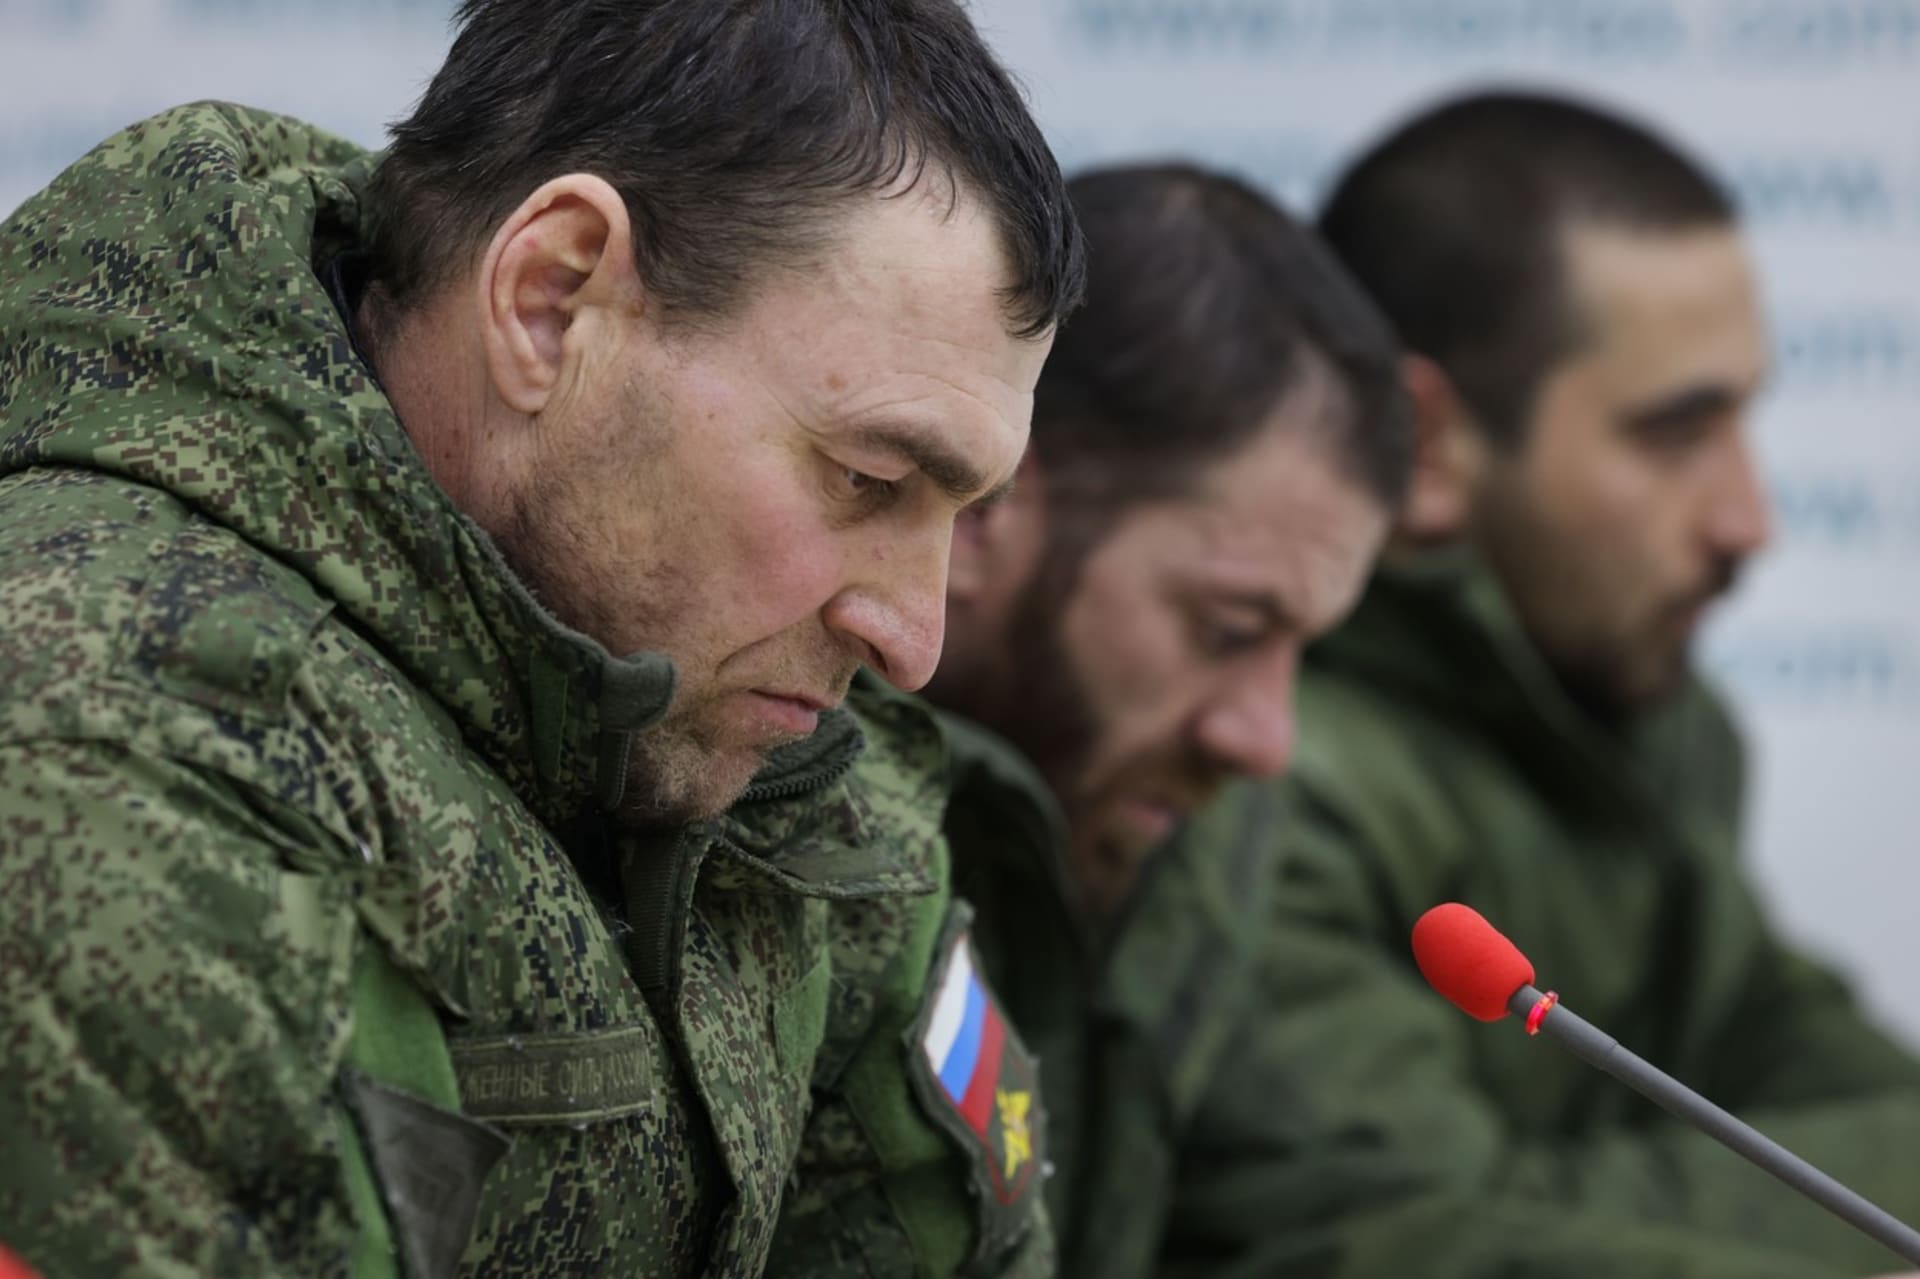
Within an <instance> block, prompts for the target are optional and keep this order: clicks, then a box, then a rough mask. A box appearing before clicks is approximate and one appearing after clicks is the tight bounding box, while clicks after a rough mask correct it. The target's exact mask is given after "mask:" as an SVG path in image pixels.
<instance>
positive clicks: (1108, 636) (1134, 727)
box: [1062, 566, 1187, 753]
mask: <svg viewBox="0 0 1920 1279" xmlns="http://www.w3.org/2000/svg"><path fill="white" fill-rule="evenodd" d="M1090 567H1091V566H1090ZM1062 640H1063V643H1064V645H1065V648H1066V651H1067V657H1068V660H1069V661H1070V662H1071V663H1072V664H1073V668H1074V670H1075V671H1076V672H1077V673H1078V674H1079V676H1080V679H1081V682H1082V684H1083V685H1084V691H1085V693H1086V694H1087V696H1088V698H1089V700H1090V701H1091V702H1092V704H1093V707H1094V709H1095V711H1096V713H1097V716H1098V719H1099V722H1100V724H1101V727H1102V732H1103V734H1104V735H1105V737H1106V738H1107V739H1108V740H1107V742H1106V743H1105V744H1104V745H1103V748H1102V753H1105V752H1106V750H1107V748H1109V747H1111V748H1112V749H1115V750H1122V751H1127V750H1133V751H1137V750H1139V749H1141V748H1142V747H1143V746H1144V745H1146V744H1147V742H1148V739H1151V738H1154V737H1157V736H1161V735H1163V734H1165V733H1167V732H1168V731H1170V725H1173V724H1177V722H1178V720H1179V714H1180V710H1179V707H1178V706H1177V705H1176V704H1175V703H1176V701H1177V694H1178V685H1179V671H1180V667H1181V665H1182V663H1183V662H1184V661H1185V660H1187V659H1186V656H1185V655H1186V653H1187V646H1186V636H1185V633H1184V630H1183V628H1182V627H1181V625H1180V620H1179V618H1178V616H1177V615H1176V614H1175V613H1174V611H1173V610H1172V609H1171V608H1169V607H1167V606H1166V605H1165V604H1163V603H1160V602H1159V601H1157V600H1155V599H1153V598H1151V597H1150V596H1149V595H1148V593H1147V592H1145V591H1143V590H1140V589H1138V588H1137V587H1135V586H1134V585H1133V584H1131V583H1127V582H1124V581H1113V580H1110V579H1106V578H1100V577H1087V578H1083V579H1082V585H1081V587H1080V589H1079V590H1077V591H1075V593H1074V595H1073V598H1072V599H1071V601H1070V602H1069V603H1068V605H1067V612H1066V615H1065V617H1064V618H1063V619H1062Z"/></svg>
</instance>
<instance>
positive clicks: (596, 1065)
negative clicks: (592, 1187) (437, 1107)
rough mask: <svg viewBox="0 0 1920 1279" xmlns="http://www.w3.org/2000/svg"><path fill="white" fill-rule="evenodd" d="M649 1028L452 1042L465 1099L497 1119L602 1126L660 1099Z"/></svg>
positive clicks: (467, 1105)
mask: <svg viewBox="0 0 1920 1279" xmlns="http://www.w3.org/2000/svg"><path fill="white" fill-rule="evenodd" d="M653 1039H654V1036H652V1035H650V1034H649V1031H648V1028H646V1027H640V1026H629V1027H622V1028H616V1029H613V1030H601V1031H588V1032H584V1033H555V1034H546V1035H512V1036H505V1037H496V1038H490V1039H460V1038H452V1039H449V1041H448V1044H447V1047H448V1049H449V1050H450V1051H451V1053H452V1055H453V1070H454V1074H455V1075H456V1076H457V1077H458V1078H459V1081H460V1104H461V1107H462V1108H463V1109H464V1110H465V1111H466V1113H467V1114H469V1115H473V1116H476V1117H478V1118H481V1119H485V1120H487V1121H488V1122H489V1123H494V1124H556V1123H596V1122H599V1121H600V1120H603V1119H616V1118H619V1117H620V1116H622V1115H631V1114H634V1113H636V1112H639V1111H643V1110H647V1109H649V1108H650V1107H651V1106H652V1105H653V1101H654V1095H653V1091H654V1069H653V1060H652V1058H653V1048H654V1043H653Z"/></svg>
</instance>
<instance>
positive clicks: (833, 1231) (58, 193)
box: [0, 0, 1082, 1276]
mask: <svg viewBox="0 0 1920 1279" xmlns="http://www.w3.org/2000/svg"><path fill="white" fill-rule="evenodd" d="M459 24H460V29H459V32H458V36H457V38H456V40H455V42H454V45H453V48H452V51H451V53H450V54H449V56H448V59H447V62H446V64H445V66H444V67H443V68H442V69H441V71H440V72H439V74H438V75H437V76H436V78H435V80H434V82H433V84H432V87H431V88H430V89H429V90H428V91H427V94H426V96H425V98H424V99H423V100H422V102H421V103H420V104H419V106H418V108H417V109H416V111H415V112H414V113H413V115H412V116H411V117H410V118H409V119H408V120H406V121H405V122H403V123H401V124H400V125H399V126H398V128H397V130H396V141H395V144H394V147H393V149H392V150H391V151H390V152H389V153H387V154H386V156H385V157H384V158H381V157H377V156H373V155H369V154H365V153H363V152H360V151H359V150H357V149H356V148H354V147H352V146H349V145H348V144H346V143H344V142H341V141H340V140H338V139H335V138H331V137H328V136H327V135H325V134H322V133H320V132H318V131H316V130H314V129H312V128H310V127H308V126H306V125H303V124H301V123H299V122H297V121H293V120H288V119H283V118H279V117H274V116H269V115H265V114H262V113H259V112H254V111H249V110H245V109H242V108H239V107H233V106H225V105H218V104H202V105H198V106H191V107H185V108H181V109H179V110H176V111H172V112H168V113H166V114H164V115H162V116H159V117H156V118H154V119H152V120H148V121H146V122H144V123H141V124H137V125H135V126H133V127H132V128H131V129H129V130H127V131H126V132H125V133H122V134H120V135H118V136H116V137H114V138H111V139H109V140H108V141H106V142H105V143H103V144H102V145H101V146H100V147H98V148H97V149H95V150H94V151H93V152H92V153H91V154H90V155H88V156H87V157H85V158H84V159H82V160H80V161H79V162H78V163H76V164H75V165H74V166H73V167H72V168H71V169H69V170H68V171H67V172H66V173H65V174H64V175H62V176H61V177H60V178H59V179H57V180H56V181H55V183H54V184H53V185H52V186H51V187H50V188H49V189H48V190H47V191H46V192H44V193H42V194H41V195H40V196H38V197H36V198H34V199H32V200H29V201H28V202H27V203H26V204H25V205H24V206H22V207H21V209H20V210H19V211H18V212H17V213H16V214H15V215H14V216H13V218H12V220H11V221H10V222H9V223H8V224H7V225H6V227H5V228H4V231H0V615H4V616H5V618H6V624H5V626H4V627H0V690H4V691H0V885H4V887H5V893H6V900H7V904H8V922H7V924H6V926H5V930H4V941H0V1132H4V1133H5V1134H6V1138H5V1141H4V1143H0V1144H3V1145H4V1148H5V1158H4V1159H3V1160H0V1238H4V1239H5V1240H6V1241H7V1242H8V1244H10V1245H11V1246H12V1247H14V1248H15V1249H16V1250H18V1251H19V1252H20V1253H21V1254H22V1255H23V1256H24V1257H25V1258H26V1259H27V1260H28V1261H29V1262H30V1263H33V1264H35V1265H37V1266H40V1267H43V1268H44V1269H45V1270H46V1271H47V1273H49V1274H82V1273H85V1274H134V1273H142V1274H185V1273H193V1274H209V1275H223V1276H226V1275H253V1274H339V1273H346V1272H349V1271H350V1272H351V1273H354V1274H356V1275H383V1274H384V1275H391V1274H396V1273H403V1274H409V1275H415V1276H420V1275H429V1274H431V1275H441V1274H452V1273H456V1272H478V1273H487V1274H497V1275H538V1276H549V1275H556V1274H647V1275H671V1274H693V1273H704V1274H714V1275H729V1276H731V1275H751V1274H757V1273H760V1272H761V1271H762V1270H763V1269H774V1270H785V1271H791V1272H810V1273H844V1272H848V1271H863V1272H867V1273H875V1274H904V1273H908V1272H909V1271H911V1272H913V1273H922V1274H946V1273H955V1272H960V1271H965V1272H967V1273H976V1274H978V1273H1000V1272H1007V1271H1019V1272H1023V1273H1035V1274H1037V1273H1044V1272H1046V1271H1047V1270H1048V1269H1049V1268H1050V1255H1049V1254H1050V1251H1051V1241H1050V1236H1049V1232H1048V1230H1047V1227H1046V1223H1045V1215H1044V1211H1043V1210H1042V1209H1041V1207H1040V1206H1039V1198H1040V1196H1039V1194H1038V1192H1037V1189H1034V1190H1025V1189H1018V1188H1016V1189H1014V1190H1008V1189H1006V1188H1005V1187H1004V1186H1002V1185H1000V1184H999V1183H998V1182H997V1180H996V1178H997V1176H998V1172H999V1170H1000V1169H1001V1168H1002V1167H1003V1163H1002V1154H1003V1151H1004V1150H1005V1149H1010V1148H1012V1147H1014V1146H1016V1145H1018V1146H1020V1147H1021V1148H1023V1149H1025V1150H1027V1151H1029V1153H1030V1155H1031V1157H1032V1158H1033V1159H1034V1160H1039V1159H1042V1158H1044V1157H1045V1151H1044V1145H1043V1142H1042V1134H1041V1133H1040V1132H1038V1131H1037V1130H1036V1127H1037V1126H1036V1125H1034V1124H1030V1123H1029V1122H1028V1121H1027V1120H1026V1119H1025V1118H1024V1114H1023V1112H1022V1110H1021V1107H1031V1108H1032V1109H1033V1110H1034V1111H1035V1112H1036V1113H1037V1111H1038V1104H1037V1103H1036V1102H1034V1101H1033V1099H1032V1095H1031V1094H1032V1088H1033V1081H1032V1071H1031V1063H1030V1062H1029V1060H1028V1059H1027V1058H1026V1056H1025V1053H1024V1049H1023V1048H1022V1047H1021V1046H1020V1044H1019V1041H1018V1039H1017V1038H1016V1037H1013V1036H1011V1035H1010V1034H997V1035H991V1036H980V1035H976V1036H974V1037H973V1038H972V1039H971V1040H956V1039H955V1038H954V1037H953V1036H951V1035H947V1036H945V1037H944V1038H942V1035H943V1033H944V1031H943V1028H945V1027H948V1026H949V1023H952V1022H954V1021H955V1019H956V1018H957V1017H958V1016H959V1014H960V1012H965V1013H966V1014H967V1015H968V1016H970V1017H976V1018H984V1019H985V1020H986V1021H987V1022H988V1023H989V1024H993V1025H999V1024H1000V1021H1001V1014H1000V1013H999V1011H998V1006H997V1005H996V1004H995V1002H994V999H993V996H992V994H991V992H990V991H989V990H988V989H987V987H986V986H985V984H984V983H983V982H982V981H981V980H980V979H979V978H978V977H977V976H975V975H974V974H973V973H972V972H971V958H970V956H971V952H970V950H969V949H968V948H967V943H966V940H965V931H964V914H963V912H960V911H959V910H957V909H953V910H950V909H949V906H950V898H949V896H948V894H947V890H946V887H945V885H946V881H947V876H948V867H947V859H946V845H945V843H944V841H943V839H942V837H941V835H940V832H939V829H938V820H939V813H940V811H941V803H942V800H943V798H944V797H943V795H942V793H941V791H940V776H941V775H940V772H939V769H940V744H939V739H938V735H937V731H936V729H935V727H934V725H933V723H932V721H931V719H930V718H929V717H927V716H926V715H924V713H922V712H920V711H918V710H917V709H916V708H915V707H914V706H912V705H911V704H909V703H908V702H906V701H905V700H904V699H901V698H899V697H898V696H895V695H884V694H883V693H882V692H880V691H872V690H867V691H860V692H856V693H855V694H854V695H853V696H852V697H851V698H849V699H848V706H847V707H846V708H845V709H841V708H839V705H838V704H839V703H840V702H841V700H842V698H843V695H845V694H847V692H848V688H849V682H850V681H851V679H852V677H853V674H854V672H855V670H856V668H858V667H860V666H862V665H864V666H867V667H870V668H871V669H872V670H873V671H874V672H876V673H877V674H878V675H879V676H880V677H882V678H883V679H884V680H885V681H887V682H890V683H892V684H895V685H898V686H901V687H903V688H912V687H915V686H917V685H919V684H921V683H922V682H924V681H925V680H926V679H927V677H928V675H929V674H930V672H931V670H932V668H933V664H934V661H935V658H936V656H937V654H938V652H939V650H940V646H941V633H942V627H943V622H944V618H943V609H944V598H943V594H942V586H943V583H944V581H945V572H946V565H947V559H948V551H949V543H950V540H951V533H952V529H953V525H954V522H955V520H956V518H957V516H958V515H959V514H960V512H962V511H963V510H966V509H968V508H970V507H971V506H972V505H974V504H975V503H977V502H979V501H981V500H983V499H985V498H987V497H989V496H992V495H993V494H995V493H997V492H998V491H1000V489H1001V488H1002V487H1003V486H1004V484H1005V482H1006V481H1008V480H1009V479H1010V478H1011V475H1012V473H1013V470H1014V468H1015V465H1016V463H1017V460H1018V458H1019V457H1020V455H1021V453H1022V451H1023V447H1024V444H1025V440H1026V434H1027V422H1028V418H1029V415H1030V409H1031V391H1032V387H1033V383H1034V380H1035V378H1036V377H1037V375H1038V370H1039V366H1040V363H1041V361H1042V359H1043V358H1044V356H1045V354H1046V351H1047V348H1048V344H1049V342H1050V340H1051V334H1052V331H1053V329H1054V327H1055V325H1056V324H1057V322H1058V321H1059V319H1060V318H1061V316H1062V315H1063V314H1064V313H1065V312H1066V311H1067V310H1068V309H1070V308H1071V306H1072V305H1073V304H1074V302H1075V299H1076V296H1077V294H1078V291H1079V288H1080V277H1081V273H1082V267H1081V247H1080V239H1079V233H1078V231H1077V229H1076V226H1075V223H1074V221H1073V219H1072V217H1071V214H1070V212H1069V210H1068V206H1067V201H1066V193H1065V189H1064V185H1063V184H1062V182H1061V181H1060V178H1059V175H1058V172H1057V170H1056V169H1055V167H1054V162H1053V160H1052V158H1051V157H1050V155H1049V153H1048V151H1047V149H1046V147H1045V145H1044V144H1043V142H1042V141H1041V139H1040V136H1039V134H1038V132H1037V130H1036V128H1035V126H1034V124H1033V122H1032V121H1031V120H1030V119H1029V118H1028V116H1027V114H1026V111H1025V109H1024V107H1023V106H1022V103H1021V101H1020V98H1019V96H1018V94H1017V92H1016V91H1015V90H1014V89H1013V87H1012V86H1011V84H1010V83H1009V81H1008V80H1007V78H1006V76H1005V75H1004V74H1003V73H1002V71H1001V70H1000V68H999V67H998V66H997V65H996V63H995V62H994V60H993V58H992V57H991V55H990V54H989V53H988V52H987V50H986V49H985V47H984V46H983V45H982V43H981V42H980V40H979V39H978V37H977V36H976V35H975V33H974V32H973V30H972V28H971V26H970V25H969V24H968V22H967V20H966V18H965V17H964V16H963V14H962V13H961V12H960V11H959V10H958V9H957V8H956V7H954V5H952V4H951V3H950V2H949V0H834V2H831V3H829V2H828V0H741V2H740V3H729V4H677V3H669V2H667V0H623V2H622V3H617V4H616V3H607V2H605V0H541V2H540V3H537V4H535V3H530V2H528V0H469V2H468V3H466V4H464V5H463V6H462V7H461V9H460V13H459ZM877 687H878V685H877V684H876V689H877ZM983 1089H984V1090H985V1092H986V1094H987V1095H989V1096H993V1095H996V1094H997V1095H998V1096H1000V1097H1003V1098H1006V1099H1007V1100H1006V1101H1005V1102H1004V1103H1003V1105H1002V1106H1001V1107H1000V1108H997V1109H996V1108H988V1109H985V1110H981V1109H979V1108H977V1107H976V1106H975V1104H974V1098H975V1096H976V1094H978V1093H980V1092H981V1091H982V1090H983Z"/></svg>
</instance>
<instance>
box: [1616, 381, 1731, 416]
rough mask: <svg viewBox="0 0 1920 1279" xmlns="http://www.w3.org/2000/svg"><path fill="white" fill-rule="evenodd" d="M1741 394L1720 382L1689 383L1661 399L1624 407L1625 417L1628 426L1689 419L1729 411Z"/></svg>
mask: <svg viewBox="0 0 1920 1279" xmlns="http://www.w3.org/2000/svg"><path fill="white" fill-rule="evenodd" d="M1744 398H1745V395H1744V394H1743V393H1742V392H1741V391H1739V390H1737V389H1735V388H1734V387H1731V386H1726V385H1723V384H1720V383H1709V384H1705V385H1701V386H1690V387H1688V388H1686V389H1685V390H1682V391H1677V392H1675V393H1674V394H1672V395H1669V396H1666V397H1665V398H1664V399H1659V400H1655V401H1653V402H1652V403H1650V404H1645V405H1641V406H1639V407H1638V408H1633V409H1629V410H1627V413H1626V416H1625V421H1626V422H1627V424H1628V425H1629V426H1638V427H1647V426H1662V425H1665V424H1667V423H1674V422H1689V421H1693V420H1696V419H1699V418H1704V417H1712V416H1714V415H1716V414H1720V413H1727V412H1731V411H1732V410H1734V409H1736V408H1738V407H1739V406H1740V402H1741V400H1742V399H1744Z"/></svg>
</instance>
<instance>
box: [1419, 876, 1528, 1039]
mask: <svg viewBox="0 0 1920 1279" xmlns="http://www.w3.org/2000/svg"><path fill="white" fill-rule="evenodd" d="M1413 959H1414V962H1415V963H1417V964H1419V965H1420V975H1421V976H1422V977H1425V978H1426V979H1427V984H1428V985H1430V986H1432V987H1433V988H1434V989H1435V990H1437V991H1439V992H1440V993H1441V994H1442V995H1445V996H1446V997H1447V1000H1448V1002H1449V1003H1451V1004H1452V1005H1453V1006H1454V1007H1455V1008H1458V1009H1459V1010H1460V1011H1461V1012H1463V1013H1465V1014H1467V1015H1468V1016H1469V1017H1478V1018H1479V1019H1480V1020H1481V1021H1499V1020H1500V1019H1501V1018H1502V1017H1505V1016H1506V1015H1507V1000H1509V999H1511V998H1513V992H1514V991H1516V990H1518V989H1520V988H1521V987H1522V986H1525V985H1529V984H1530V983H1532V981H1533V965H1532V964H1530V963H1528V962H1527V957H1526V956H1525V955H1523V954H1521V953H1520V948H1519V947H1517V946H1515V945H1514V944H1513V943H1512V942H1510V941H1508V940H1507V939H1506V938H1505V937H1504V936H1502V935H1501V933H1500V931H1499V930H1498V929H1496V928H1495V927H1494V926H1493V925H1492V924H1489V923H1488V922H1487V921H1486V919H1485V918H1484V917H1483V916H1482V915H1481V914H1480V912H1479V911H1477V910H1475V909H1473V908H1472V907H1471V906H1462V905H1461V904H1460V903H1459V902H1444V903H1442V904H1441V905H1438V906H1435V907H1434V908H1433V909H1432V910H1430V911H1428V912H1427V913H1426V914H1424V915H1422V916H1420V918H1419V920H1418V921H1417V922H1416V923H1415V924H1414V926H1413Z"/></svg>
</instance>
